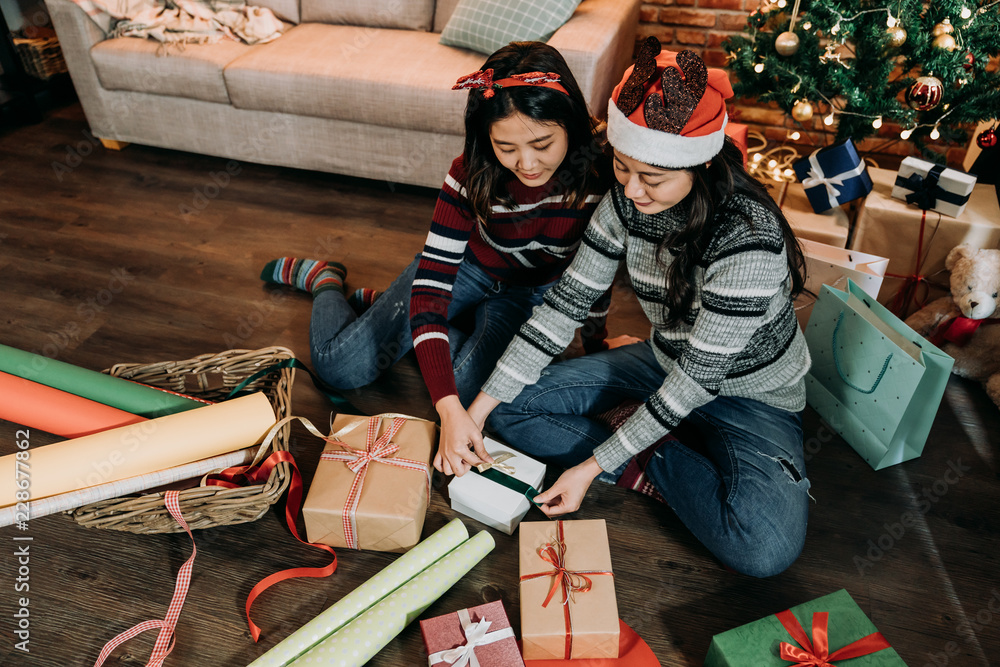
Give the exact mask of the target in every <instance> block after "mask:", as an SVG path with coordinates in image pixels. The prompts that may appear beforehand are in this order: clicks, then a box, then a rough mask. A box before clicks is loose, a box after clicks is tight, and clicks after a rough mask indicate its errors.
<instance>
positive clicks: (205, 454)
mask: <svg viewBox="0 0 1000 667" xmlns="http://www.w3.org/2000/svg"><path fill="white" fill-rule="evenodd" d="M274 422H275V417H274V409H273V408H272V407H271V403H270V402H269V401H268V400H267V397H266V396H265V395H264V394H263V393H261V392H257V393H255V394H250V395H249V396H243V397H241V398H234V399H232V400H229V401H225V402H222V403H216V404H215V405H207V406H205V407H203V408H202V409H200V410H191V411H188V412H181V413H179V414H176V415H168V416H166V417H159V418H157V419H150V420H149V421H145V422H140V423H138V424H131V425H130V426H122V427H121V428H116V429H111V430H110V431H102V432H101V433H95V434H93V435H88V436H84V437H82V438H76V439H75V440H66V441H65V442H57V443H55V444H52V445H47V446H45V447H39V448H38V449H31V450H30V452H31V454H30V456H31V458H30V463H29V465H30V469H29V470H30V476H26V475H25V474H24V473H23V472H20V473H19V474H17V476H16V477H15V463H17V462H16V461H15V460H14V457H15V456H16V455H15V454H8V455H7V456H4V457H0V507H5V506H7V505H13V504H14V502H15V501H16V500H17V495H16V494H17V493H18V492H21V493H24V491H27V492H28V494H29V495H30V499H31V500H38V499H41V498H47V497H48V496H54V495H57V494H60V493H68V492H70V491H76V490H79V489H83V488H87V487H91V486H97V485H98V484H107V483H109V482H116V481H118V480H121V479H125V478H127V477H135V476H136V475H144V474H146V473H150V472H156V471H157V470H164V469H166V468H172V467H174V466H178V465H182V464H184V463H190V462H191V461H197V460H199V459H204V458H209V457H212V456H218V455H219V454H224V453H226V452H231V451H234V450H237V449H244V448H246V447H250V446H251V445H254V444H256V443H258V442H260V440H261V439H262V438H263V437H264V436H265V435H266V434H267V432H268V430H269V429H270V428H271V426H272V425H273V424H274ZM18 470H23V464H22V467H21V468H18ZM25 479H28V480H29V484H28V485H27V487H26V488H23V489H22V488H20V486H19V482H23V481H24V480H25Z"/></svg>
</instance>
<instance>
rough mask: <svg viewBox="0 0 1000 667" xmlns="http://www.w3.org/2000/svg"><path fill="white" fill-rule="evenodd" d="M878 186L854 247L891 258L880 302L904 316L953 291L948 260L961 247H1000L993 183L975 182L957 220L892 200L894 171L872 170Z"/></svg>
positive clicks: (861, 215)
mask: <svg viewBox="0 0 1000 667" xmlns="http://www.w3.org/2000/svg"><path fill="white" fill-rule="evenodd" d="M869 171H870V173H871V178H872V181H873V183H874V188H873V189H872V192H871V194H869V195H868V196H867V197H866V198H865V200H864V202H863V203H862V204H861V209H860V211H859V213H858V219H857V223H856V224H855V228H854V239H853V240H852V242H851V249H852V250H858V251H860V252H864V253H868V254H871V255H878V256H880V257H887V258H888V259H889V266H888V268H887V269H886V274H885V276H886V277H885V280H884V281H883V283H882V290H881V291H880V292H879V302H880V303H882V304H883V305H885V306H887V307H888V308H889V309H890V310H891V311H892V312H893V313H895V314H896V315H898V316H899V317H901V318H903V319H905V318H906V317H907V316H908V315H910V314H911V313H913V312H914V311H916V310H918V309H919V308H920V307H922V306H923V305H925V304H927V303H929V302H931V301H933V300H934V299H937V298H938V297H941V296H947V295H948V294H949V287H948V274H947V273H946V271H945V265H944V262H945V258H946V257H947V256H948V253H949V252H950V251H951V249H952V248H954V247H955V246H957V245H961V244H962V243H968V244H969V245H971V246H972V247H974V248H997V247H1000V205H998V204H997V197H996V194H995V193H994V191H993V188H992V187H991V186H987V185H982V184H979V185H976V187H975V188H973V190H972V194H971V195H970V196H969V202H968V204H967V205H966V207H965V211H963V212H962V214H961V215H960V216H959V217H957V218H952V217H949V216H946V215H941V214H940V213H938V212H936V211H922V210H920V209H919V208H917V207H916V206H910V205H909V204H907V203H906V202H905V201H901V200H899V199H893V198H892V196H891V193H892V189H893V187H894V186H895V182H896V172H893V171H890V170H888V169H871V170H869Z"/></svg>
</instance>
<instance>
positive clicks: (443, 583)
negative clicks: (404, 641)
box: [293, 531, 494, 667]
mask: <svg viewBox="0 0 1000 667" xmlns="http://www.w3.org/2000/svg"><path fill="white" fill-rule="evenodd" d="M493 546H494V542H493V537H491V536H490V534H489V533H487V532H486V531H482V532H480V533H479V534H478V535H476V536H475V537H473V538H472V539H470V540H468V541H467V542H465V543H464V544H462V545H461V546H460V547H458V548H457V549H455V550H454V551H452V552H451V553H449V554H448V555H447V556H445V557H444V558H442V559H441V560H439V561H438V562H436V563H434V564H433V565H431V566H430V567H428V568H427V569H426V570H424V571H423V572H421V573H420V574H418V575H417V576H416V577H415V578H414V579H411V580H410V581H409V582H407V583H406V584H404V585H403V586H401V587H400V588H398V589H396V591H394V592H393V593H392V594H390V595H389V596H388V597H387V598H385V599H383V600H382V601H381V602H379V603H378V604H376V605H375V606H374V607H372V608H371V609H369V610H368V611H366V612H364V613H363V614H361V615H360V616H358V617H357V618H356V619H354V620H353V621H351V622H350V623H348V624H347V625H345V626H344V627H343V628H341V629H340V630H338V631H336V632H334V633H333V634H332V635H330V636H328V637H327V638H326V639H324V640H323V641H321V642H320V643H319V644H317V645H316V646H314V647H313V648H312V649H310V650H309V652H308V653H306V654H305V655H303V656H302V658H301V659H300V660H297V661H296V662H295V663H293V664H294V665H295V666H296V667H299V666H300V665H301V667H305V666H306V665H330V666H331V667H362V665H364V664H365V663H367V662H368V661H369V660H371V659H372V658H373V657H374V656H375V654H376V653H378V652H379V651H381V650H382V649H383V648H385V645H386V644H388V643H389V642H390V641H392V639H393V638H394V637H395V636H396V635H398V634H399V633H400V632H402V631H403V628H405V627H406V626H407V625H409V624H410V623H412V622H413V621H414V620H415V619H416V618H417V616H419V615H420V614H422V613H423V612H424V610H425V609H427V607H429V606H431V604H433V603H434V601H435V600H437V599H438V598H439V597H441V596H442V595H444V594H445V593H446V592H448V590H449V589H450V588H451V587H452V586H454V585H455V584H456V583H457V582H458V580H459V579H461V578H462V577H464V576H465V575H466V574H468V572H469V570H471V569H472V568H473V567H475V565H476V564H477V563H479V561H481V560H482V559H483V558H485V557H486V554H488V553H489V552H490V551H492V550H493Z"/></svg>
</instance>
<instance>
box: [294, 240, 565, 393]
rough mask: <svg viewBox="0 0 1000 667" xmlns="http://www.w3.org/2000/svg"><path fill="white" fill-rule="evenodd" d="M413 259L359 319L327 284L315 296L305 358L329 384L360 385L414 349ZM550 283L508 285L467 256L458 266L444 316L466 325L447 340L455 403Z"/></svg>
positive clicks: (478, 382) (484, 373)
mask: <svg viewBox="0 0 1000 667" xmlns="http://www.w3.org/2000/svg"><path fill="white" fill-rule="evenodd" d="M419 260H420V256H419V255H418V256H417V259H415V260H413V262H412V263H411V264H410V265H409V266H408V267H406V269H404V270H403V272H402V274H400V276H399V277H398V278H396V280H394V281H393V283H392V285H391V286H390V287H389V289H387V290H386V291H385V293H384V294H382V295H381V296H380V297H379V298H378V299H376V300H375V303H374V304H372V306H371V308H369V309H368V310H367V311H365V312H364V314H362V315H361V316H360V317H358V316H357V315H356V314H355V312H354V310H353V309H352V308H351V306H350V305H349V304H348V303H347V299H346V298H345V297H344V295H343V294H341V293H340V292H337V291H335V290H327V291H325V292H320V293H319V294H318V295H317V296H316V297H315V299H314V300H313V310H312V321H311V323H310V327H309V338H310V348H311V351H312V363H313V367H314V368H315V369H316V372H317V373H318V374H319V376H320V377H321V378H323V380H325V381H326V382H327V383H328V384H330V385H331V386H333V387H335V388H337V389H356V388H358V387H363V386H365V385H367V384H369V383H371V382H374V381H375V379H376V378H378V376H379V375H380V374H381V373H382V372H383V371H385V370H386V369H388V368H389V367H390V366H392V365H393V364H395V363H396V362H397V361H399V360H400V359H401V358H402V357H403V355H404V354H406V353H407V352H409V351H410V350H411V349H412V348H413V339H412V337H411V334H410V291H411V288H412V287H413V278H414V276H415V275H416V273H417V264H418V263H419ZM550 286H551V285H544V286H542V287H518V286H512V285H507V284H505V283H501V282H498V281H496V280H494V279H493V278H491V277H490V276H488V275H487V274H486V273H485V272H484V271H483V270H482V269H480V268H479V267H477V266H474V265H473V264H471V263H469V262H463V263H462V265H461V266H460V267H459V269H458V275H457V276H456V277H455V284H454V286H453V287H452V298H451V304H450V305H449V307H448V320H449V322H451V321H452V320H454V319H455V318H456V317H459V316H462V319H463V323H464V324H465V325H466V326H464V327H463V329H464V330H462V329H460V328H459V327H457V326H454V325H452V326H450V327H449V331H448V338H449V342H450V343H451V359H452V363H453V365H454V369H455V383H456V385H457V388H458V396H459V399H460V400H461V401H462V405H464V406H466V407H468V406H469V404H470V403H471V402H472V399H474V398H475V397H476V394H477V393H479V389H480V387H482V386H483V383H484V382H486V379H487V378H488V377H489V375H490V373H491V372H492V371H493V368H494V366H496V362H497V360H498V359H499V358H500V355H501V354H503V352H504V350H505V349H507V344H508V343H510V341H511V340H512V339H513V338H514V334H516V333H517V330H518V329H520V328H521V325H522V324H524V322H525V321H526V320H527V319H528V317H530V316H531V310H532V309H533V308H534V307H535V306H537V305H538V304H540V303H541V302H542V294H543V293H544V292H545V290H546V289H548V288H549V287H550Z"/></svg>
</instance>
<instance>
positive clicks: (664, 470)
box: [489, 343, 809, 577]
mask: <svg viewBox="0 0 1000 667" xmlns="http://www.w3.org/2000/svg"><path fill="white" fill-rule="evenodd" d="M664 377H665V373H664V371H663V368H662V367H661V366H660V365H659V363H657V361H656V358H655V357H654V356H653V351H652V349H651V348H650V347H649V344H648V343H636V344H633V345H627V346H624V347H620V348H616V349H613V350H608V351H606V352H600V353H598V354H594V355H587V356H585V357H579V358H577V359H570V360H568V361H563V362H560V363H555V364H552V365H551V366H549V367H548V368H547V369H546V370H545V371H544V372H543V373H542V376H541V378H540V379H539V381H538V382H537V383H536V384H535V385H533V386H529V387H525V389H524V391H522V392H521V394H520V395H519V396H518V397H517V398H516V399H514V401H513V402H511V403H509V404H501V405H499V406H498V407H497V408H496V409H495V410H494V411H493V414H492V415H491V416H490V421H489V424H490V427H491V428H492V429H493V430H494V431H496V432H497V434H498V435H499V436H500V437H501V438H503V439H504V440H506V441H507V442H508V443H510V444H511V446H513V447H516V448H518V449H521V450H523V451H524V452H526V453H528V454H531V455H534V456H536V457H538V458H540V459H542V460H545V461H549V462H553V463H557V464H560V465H563V466H572V465H576V464H578V463H581V462H582V461H585V460H586V459H588V458H589V457H590V456H591V455H592V454H593V452H594V449H595V448H596V447H597V446H598V445H600V444H601V443H603V442H604V441H605V440H607V439H608V438H609V437H610V436H611V429H610V428H609V427H608V425H607V424H605V423H603V422H602V421H600V420H598V419H595V415H599V414H600V413H602V412H605V411H607V410H610V409H612V408H614V407H616V406H618V405H620V404H621V403H622V402H624V401H625V400H627V399H633V400H638V401H645V400H646V399H647V398H648V397H649V396H650V395H651V394H652V393H653V392H655V391H656V390H657V389H658V388H659V387H660V385H661V384H662V383H663V379H664ZM674 435H675V436H676V437H677V438H679V440H672V439H671V440H667V441H665V442H664V443H663V444H662V445H661V446H660V447H659V448H658V449H657V450H656V452H655V454H654V456H653V457H652V458H651V459H650V461H649V464H648V465H647V467H646V474H647V476H648V477H649V478H650V480H651V481H652V482H653V484H654V485H655V486H656V489H657V490H658V491H659V492H660V494H661V495H663V497H664V498H665V499H666V500H667V502H668V503H669V505H670V507H671V508H672V509H673V510H674V512H676V514H677V516H678V517H679V518H680V520H681V521H682V522H683V523H684V525H685V526H687V527H688V529H689V530H690V531H691V532H692V533H694V535H695V537H697V538H698V539H699V540H700V541H701V542H702V544H704V545H705V546H706V547H708V549H709V550H710V551H711V552H712V553H713V554H715V556H716V557H717V558H718V559H719V560H721V561H722V562H723V563H724V564H725V565H727V566H729V567H731V568H733V569H734V570H737V571H739V572H743V573H746V574H749V575H752V576H756V577H767V576H771V575H775V574H778V573H779V572H781V571H783V570H784V569H785V568H787V567H788V566H789V565H791V564H792V562H793V561H794V560H795V559H796V558H797V557H798V555H799V553H800V552H801V550H802V545H803V543H804V542H805V534H806V520H807V517H808V510H809V505H808V500H809V495H808V490H809V480H808V479H807V478H806V473H805V460H804V458H803V453H802V415H801V413H793V412H788V411H786V410H781V409H778V408H773V407H771V406H768V405H766V404H764V403H761V402H759V401H755V400H752V399H748V398H739V397H732V396H719V397H717V398H715V400H713V401H711V402H710V403H708V404H706V405H704V406H702V407H701V408H698V409H697V410H694V411H693V412H692V413H691V414H689V415H688V416H687V418H686V419H684V421H682V422H681V424H680V426H678V428H676V429H675V430H674ZM684 442H686V443H688V444H687V445H685V444H683V443H684ZM650 444H652V443H650ZM622 469H624V466H623V467H622Z"/></svg>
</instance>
